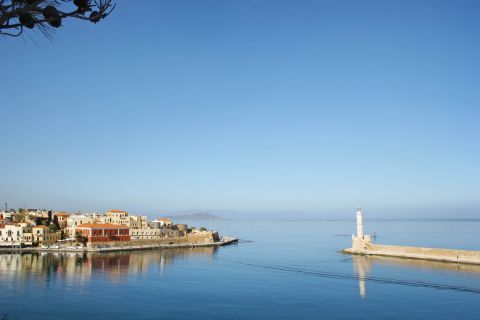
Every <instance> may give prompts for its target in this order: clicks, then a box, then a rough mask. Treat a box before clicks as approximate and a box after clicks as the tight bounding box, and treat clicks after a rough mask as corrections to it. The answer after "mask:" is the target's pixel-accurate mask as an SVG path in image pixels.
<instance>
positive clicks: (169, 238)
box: [0, 209, 236, 251]
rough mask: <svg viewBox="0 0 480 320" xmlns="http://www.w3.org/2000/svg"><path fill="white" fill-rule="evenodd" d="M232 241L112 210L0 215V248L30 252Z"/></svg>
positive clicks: (166, 220) (163, 219) (31, 211)
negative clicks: (102, 211) (28, 250)
mask: <svg viewBox="0 0 480 320" xmlns="http://www.w3.org/2000/svg"><path fill="white" fill-rule="evenodd" d="M235 240H236V239H233V238H222V239H221V238H220V236H219V234H218V232H216V231H212V230H207V229H206V228H205V227H200V228H198V229H197V228H195V227H193V226H190V227H189V226H188V225H187V224H175V223H173V222H172V220H171V219H170V218H166V217H159V218H156V219H155V220H152V221H150V220H149V219H148V217H147V216H145V215H131V214H129V213H128V212H127V211H124V210H116V209H111V210H108V211H106V212H104V213H96V212H93V213H83V214H80V213H77V214H73V213H68V212H62V211H54V210H44V209H19V210H12V209H10V210H7V209H6V210H3V211H0V248H4V249H7V248H8V249H13V248H15V249H19V250H22V249H27V248H31V249H32V250H64V251H78V250H86V251H92V250H102V251H115V250H127V249H137V248H138V249H140V248H150V247H152V248H153V247H168V246H172V247H188V246H209V245H223V244H226V243H231V242H234V241H235Z"/></svg>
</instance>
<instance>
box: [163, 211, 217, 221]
mask: <svg viewBox="0 0 480 320" xmlns="http://www.w3.org/2000/svg"><path fill="white" fill-rule="evenodd" d="M168 218H170V219H172V220H195V221H219V220H225V219H223V218H222V217H219V216H216V215H214V214H210V213H203V212H199V213H189V214H178V215H173V216H168Z"/></svg>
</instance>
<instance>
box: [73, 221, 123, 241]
mask: <svg viewBox="0 0 480 320" xmlns="http://www.w3.org/2000/svg"><path fill="white" fill-rule="evenodd" d="M75 232H79V233H80V234H81V235H82V236H84V237H86V238H87V245H88V246H92V245H93V244H99V243H107V244H108V243H116V242H126V241H130V232H129V228H128V226H125V225H121V224H112V223H84V224H81V225H79V226H77V227H76V228H75Z"/></svg>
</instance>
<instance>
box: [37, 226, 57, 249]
mask: <svg viewBox="0 0 480 320" xmlns="http://www.w3.org/2000/svg"><path fill="white" fill-rule="evenodd" d="M61 238H62V233H61V231H51V230H50V228H49V227H47V226H44V225H38V226H34V227H32V242H34V243H38V244H42V245H50V244H54V243H56V242H57V241H58V240H60V239H61Z"/></svg>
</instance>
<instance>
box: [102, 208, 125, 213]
mask: <svg viewBox="0 0 480 320" xmlns="http://www.w3.org/2000/svg"><path fill="white" fill-rule="evenodd" d="M107 212H115V213H128V212H127V211H123V210H115V209H111V210H108V211H107Z"/></svg>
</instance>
